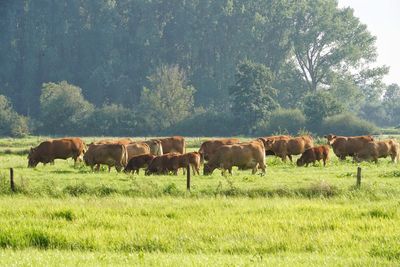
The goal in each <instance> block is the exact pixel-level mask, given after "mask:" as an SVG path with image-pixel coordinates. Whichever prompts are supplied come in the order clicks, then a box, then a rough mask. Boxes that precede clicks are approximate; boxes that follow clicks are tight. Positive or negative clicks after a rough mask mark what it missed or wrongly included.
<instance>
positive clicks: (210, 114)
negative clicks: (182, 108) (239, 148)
mask: <svg viewBox="0 0 400 267" xmlns="http://www.w3.org/2000/svg"><path fill="white" fill-rule="evenodd" d="M163 133H165V134H166V135H184V136H232V135H236V134H239V133H240V132H238V129H237V125H236V123H235V119H234V118H233V117H232V116H231V115H229V114H226V113H222V112H216V111H207V112H201V113H198V114H195V115H193V116H191V117H189V118H187V119H185V120H183V121H181V122H179V123H177V124H175V125H174V126H172V127H171V128H169V129H166V130H165V131H163Z"/></svg>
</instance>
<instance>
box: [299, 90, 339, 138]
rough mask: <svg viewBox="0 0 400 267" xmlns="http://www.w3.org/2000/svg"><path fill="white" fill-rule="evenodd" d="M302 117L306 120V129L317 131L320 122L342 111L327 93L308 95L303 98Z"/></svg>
mask: <svg viewBox="0 0 400 267" xmlns="http://www.w3.org/2000/svg"><path fill="white" fill-rule="evenodd" d="M303 111H304V115H305V116H306V118H307V124H308V129H310V130H313V131H318V130H320V129H321V123H322V121H323V120H324V119H325V118H326V117H328V116H332V115H334V114H338V113H340V112H342V111H343V107H342V106H341V104H340V103H339V102H338V101H337V100H336V99H335V98H333V97H332V95H330V94H329V93H327V92H324V91H319V92H315V93H310V94H308V95H307V96H306V97H305V98H304V103H303Z"/></svg>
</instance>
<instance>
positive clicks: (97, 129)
mask: <svg viewBox="0 0 400 267" xmlns="http://www.w3.org/2000/svg"><path fill="white" fill-rule="evenodd" d="M134 127H135V117H134V114H133V111H132V110H130V109H127V108H124V107H123V106H121V105H116V104H111V105H104V106H103V107H102V108H98V109H95V110H94V111H93V112H92V113H91V115H90V116H89V117H88V118H87V120H86V124H85V125H83V128H85V132H84V133H85V134H86V135H103V136H132V135H134V134H135V135H136V133H134Z"/></svg>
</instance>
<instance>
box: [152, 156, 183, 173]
mask: <svg viewBox="0 0 400 267" xmlns="http://www.w3.org/2000/svg"><path fill="white" fill-rule="evenodd" d="M178 155H180V154H178V153H167V154H164V155H161V156H157V157H155V158H154V159H153V160H152V161H151V162H150V164H149V166H148V167H147V169H146V173H145V174H146V175H150V174H168V173H169V172H170V171H174V166H173V162H172V160H171V159H172V158H173V157H175V156H178Z"/></svg>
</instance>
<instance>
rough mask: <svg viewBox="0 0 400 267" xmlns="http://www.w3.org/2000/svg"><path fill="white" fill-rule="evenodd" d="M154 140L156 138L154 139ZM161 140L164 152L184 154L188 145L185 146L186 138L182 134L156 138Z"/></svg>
mask: <svg viewBox="0 0 400 267" xmlns="http://www.w3.org/2000/svg"><path fill="white" fill-rule="evenodd" d="M153 140H154V139H153ZM156 140H159V141H161V145H162V150H163V153H164V154H167V153H173V152H175V153H179V154H184V153H185V150H186V147H185V138H183V137H182V136H172V137H167V138H161V139H156Z"/></svg>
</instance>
